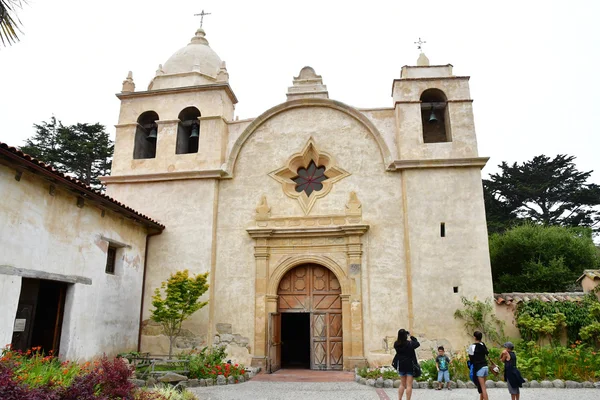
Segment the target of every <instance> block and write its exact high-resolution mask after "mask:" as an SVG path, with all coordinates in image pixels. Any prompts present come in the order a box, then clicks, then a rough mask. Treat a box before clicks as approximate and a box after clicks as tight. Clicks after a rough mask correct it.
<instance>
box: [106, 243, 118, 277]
mask: <svg viewBox="0 0 600 400" xmlns="http://www.w3.org/2000/svg"><path fill="white" fill-rule="evenodd" d="M116 260H117V248H116V247H113V246H108V252H107V253H106V269H105V272H106V273H107V274H112V275H114V274H115V261H116Z"/></svg>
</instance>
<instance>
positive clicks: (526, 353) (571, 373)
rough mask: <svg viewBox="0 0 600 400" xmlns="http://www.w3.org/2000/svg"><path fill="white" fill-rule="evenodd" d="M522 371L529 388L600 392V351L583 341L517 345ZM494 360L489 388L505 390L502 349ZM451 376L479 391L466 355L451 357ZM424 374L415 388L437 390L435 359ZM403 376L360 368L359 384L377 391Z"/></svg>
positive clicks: (387, 369)
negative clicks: (495, 367)
mask: <svg viewBox="0 0 600 400" xmlns="http://www.w3.org/2000/svg"><path fill="white" fill-rule="evenodd" d="M516 344H517V346H516V352H517V362H518V366H519V370H520V371H521V374H522V375H523V377H524V378H525V379H526V380H527V382H526V383H525V384H524V385H523V387H526V388H538V387H539V388H568V389H576V388H594V387H595V388H599V389H600V351H597V350H595V349H594V348H593V347H591V346H589V345H586V344H583V343H581V342H580V341H577V342H575V343H574V344H572V345H571V346H549V345H548V346H539V345H538V344H536V343H535V342H524V341H521V342H517V343H516ZM489 350H490V358H491V359H492V360H496V361H495V362H496V364H498V366H499V367H500V373H499V374H498V375H497V376H495V375H490V376H489V380H488V381H487V382H486V386H487V387H490V388H494V387H501V388H505V387H506V383H505V382H502V381H501V379H502V377H503V375H504V371H503V368H504V366H503V365H502V363H501V362H500V350H499V349H497V348H490V349H489ZM450 359H451V360H450V365H449V373H450V378H451V379H453V381H451V386H450V387H452V388H458V389H462V388H475V385H474V384H473V382H471V381H470V379H469V368H468V367H467V355H466V354H465V353H464V352H461V353H458V354H455V355H452V356H451V357H450ZM420 365H421V370H422V375H421V376H420V377H419V378H417V379H415V381H414V382H413V388H415V389H426V388H434V387H437V383H436V381H437V370H436V366H435V360H434V359H430V360H424V361H421V362H420ZM399 379H400V377H399V376H398V374H397V372H396V371H395V370H394V369H393V368H392V367H380V368H371V369H368V368H357V369H356V370H355V381H356V382H357V383H360V384H364V385H368V386H373V387H376V388H391V387H398V386H400V380H399Z"/></svg>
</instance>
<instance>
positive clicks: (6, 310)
mask: <svg viewBox="0 0 600 400" xmlns="http://www.w3.org/2000/svg"><path fill="white" fill-rule="evenodd" d="M20 293H21V277H20V276H11V275H0V304H2V308H1V309H0V343H2V344H1V346H2V347H4V345H6V344H8V343H10V342H11V341H12V335H13V326H14V323H15V316H16V315H17V306H18V305H19V294H20Z"/></svg>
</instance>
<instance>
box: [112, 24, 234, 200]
mask: <svg viewBox="0 0 600 400" xmlns="http://www.w3.org/2000/svg"><path fill="white" fill-rule="evenodd" d="M117 97H118V98H119V100H121V110H120V114H119V123H118V125H116V128H117V130H116V142H115V152H114V159H113V165H112V174H111V176H110V177H106V178H105V179H104V181H105V182H106V183H107V185H108V191H109V193H110V192H111V184H112V183H130V182H131V183H134V182H143V181H148V180H151V181H163V180H174V179H187V178H193V177H196V176H199V175H207V174H214V175H216V176H220V175H222V173H221V172H220V171H221V165H222V164H223V162H224V161H225V150H226V146H227V124H226V123H227V121H231V120H232V118H233V112H234V107H235V104H236V103H237V99H236V97H235V94H234V93H233V91H232V90H231V87H230V86H229V74H228V73H227V68H226V66H225V62H224V61H222V60H221V59H220V58H219V56H218V55H217V53H215V51H214V50H213V49H211V47H210V46H209V44H208V40H207V39H206V33H205V32H204V30H203V29H202V28H199V29H198V30H197V31H196V34H195V35H194V37H192V39H191V41H190V43H189V44H188V45H187V46H185V47H183V48H181V49H180V50H178V51H176V52H175V53H174V54H173V55H172V56H171V57H170V58H169V59H168V60H167V61H166V62H165V63H164V64H161V65H159V66H158V69H157V70H156V75H155V76H154V78H153V79H152V81H151V82H150V84H149V85H148V90H145V91H135V84H134V82H133V76H132V74H131V72H130V73H129V75H128V76H127V78H126V79H125V81H123V88H122V91H121V93H118V94H117Z"/></svg>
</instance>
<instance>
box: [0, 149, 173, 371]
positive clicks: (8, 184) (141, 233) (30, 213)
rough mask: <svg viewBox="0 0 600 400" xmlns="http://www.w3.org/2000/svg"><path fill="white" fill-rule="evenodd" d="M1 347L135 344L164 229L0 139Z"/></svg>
mask: <svg viewBox="0 0 600 400" xmlns="http://www.w3.org/2000/svg"><path fill="white" fill-rule="evenodd" d="M0 198H1V199H2V201H1V202H0V343H2V344H3V345H5V344H8V343H10V344H12V346H13V348H15V349H20V350H27V349H28V348H31V347H37V346H40V347H41V348H42V350H43V351H44V352H45V353H46V354H48V353H49V352H50V351H51V350H52V351H53V353H54V354H58V355H59V356H60V357H61V358H63V359H65V358H66V359H72V360H85V359H91V358H92V357H96V356H98V355H99V354H103V353H105V354H108V355H116V354H117V353H119V352H124V351H130V350H134V349H137V346H138V334H139V329H140V307H141V299H142V291H143V285H142V282H143V277H144V267H145V260H146V257H145V252H146V248H147V243H148V238H149V237H150V236H151V235H156V234H159V233H161V232H162V230H163V229H164V226H163V225H161V224H160V223H158V222H156V221H154V220H152V219H150V218H148V217H146V216H144V215H142V214H140V213H138V212H137V211H135V210H133V209H131V208H129V207H127V206H125V205H123V204H121V203H119V202H118V201H116V200H114V199H112V198H110V197H108V196H106V195H104V194H102V193H100V192H98V191H95V190H93V189H92V188H90V187H89V186H87V185H85V184H83V183H81V182H79V181H77V180H76V179H73V178H71V177H68V176H66V175H64V174H62V173H60V172H57V171H56V170H55V169H53V168H52V167H50V166H48V165H46V164H44V163H42V162H40V161H37V160H35V159H33V158H31V157H30V156H28V155H26V154H24V153H22V152H20V151H18V150H17V149H15V148H13V147H9V146H7V145H6V144H3V143H0Z"/></svg>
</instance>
